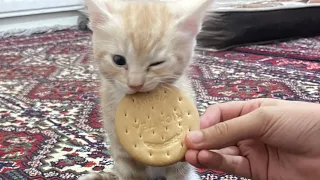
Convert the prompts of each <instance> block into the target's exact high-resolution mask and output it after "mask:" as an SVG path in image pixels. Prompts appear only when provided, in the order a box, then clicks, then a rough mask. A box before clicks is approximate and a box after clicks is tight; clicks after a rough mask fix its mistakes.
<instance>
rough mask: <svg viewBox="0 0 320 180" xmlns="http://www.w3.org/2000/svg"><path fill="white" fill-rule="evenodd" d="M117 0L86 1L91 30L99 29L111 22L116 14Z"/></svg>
mask: <svg viewBox="0 0 320 180" xmlns="http://www.w3.org/2000/svg"><path fill="white" fill-rule="evenodd" d="M113 1H115V0H85V4H86V6H87V8H88V14H89V17H90V24H89V26H90V27H91V28H93V27H97V26H99V25H101V24H104V23H106V22H107V21H109V20H110V19H112V18H111V16H112V13H113V12H114V2H113Z"/></svg>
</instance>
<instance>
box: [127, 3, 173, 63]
mask: <svg viewBox="0 0 320 180" xmlns="http://www.w3.org/2000/svg"><path fill="white" fill-rule="evenodd" d="M123 12H124V13H123V21H124V26H125V27H124V29H125V30H126V31H127V37H128V38H129V39H130V41H131V42H132V46H133V49H134V50H135V52H136V55H137V57H140V56H142V55H144V54H147V53H148V52H151V51H152V50H153V49H154V48H155V46H156V45H157V43H159V42H160V41H161V40H162V38H163V37H164V36H165V32H166V31H167V29H168V28H169V26H170V24H172V23H171V22H172V20H173V15H172V14H171V12H170V11H169V8H168V7H167V6H166V5H165V4H162V3H148V2H140V3H128V5H127V6H126V7H125V9H124V11H123Z"/></svg>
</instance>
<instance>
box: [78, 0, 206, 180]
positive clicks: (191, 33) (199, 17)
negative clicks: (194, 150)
mask: <svg viewBox="0 0 320 180" xmlns="http://www.w3.org/2000/svg"><path fill="white" fill-rule="evenodd" d="M86 3H87V7H88V13H89V19H90V28H91V29H92V31H93V54H94V59H95V61H96V63H97V65H98V68H99V72H100V74H101V84H102V86H101V110H102V117H103V120H104V128H105V131H106V133H107V136H108V139H109V141H110V143H111V152H112V154H111V155H112V157H113V159H114V162H115V164H114V168H113V169H112V171H110V172H105V173H101V174H88V175H85V176H83V177H81V178H80V179H82V180H83V179H87V180H92V179H104V180H114V179H120V180H147V179H157V178H159V177H164V178H165V179H167V180H198V179H200V178H199V177H198V175H197V174H196V172H195V170H194V168H193V167H192V166H190V165H189V164H187V163H185V162H180V163H177V164H175V165H171V166H168V167H150V166H146V165H144V164H141V163H139V162H136V161H135V160H133V159H132V158H131V157H130V156H129V155H128V153H127V152H126V151H125V150H124V149H123V147H122V146H121V145H120V143H119V141H118V139H117V137H116V135H115V129H114V116H115V111H116V107H117V104H118V103H119V101H120V100H121V98H122V97H123V96H124V95H125V94H131V93H135V92H146V91H150V90H152V89H154V88H156V87H157V85H158V84H159V83H169V84H173V85H175V86H177V87H178V88H180V89H182V90H184V91H186V93H188V94H189V95H190V96H191V97H192V98H194V93H193V90H192V88H191V85H190V83H189V81H188V78H187V72H186V69H187V67H188V65H189V64H190V63H191V59H192V56H193V50H194V48H195V46H196V36H197V34H198V33H199V31H200V29H201V25H202V21H203V18H204V16H205V13H206V10H207V9H208V8H209V7H210V6H211V3H212V0H185V1H181V0H178V1H170V2H169V1H167V2H164V1H160V0H158V1H156V0H153V1H147V0H143V1H142V0H140V1H137V0H136V1H135V0H87V2H86Z"/></svg>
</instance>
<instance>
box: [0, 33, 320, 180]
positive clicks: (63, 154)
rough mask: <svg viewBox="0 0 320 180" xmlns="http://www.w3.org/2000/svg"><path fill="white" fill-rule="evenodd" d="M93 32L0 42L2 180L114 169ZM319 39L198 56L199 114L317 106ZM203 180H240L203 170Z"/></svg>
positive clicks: (61, 176)
mask: <svg viewBox="0 0 320 180" xmlns="http://www.w3.org/2000/svg"><path fill="white" fill-rule="evenodd" d="M90 35H91V34H90V33H88V32H82V31H78V30H66V31H60V32H55V33H49V34H38V35H33V36H30V37H19V38H8V39H2V40H1V41H0V179H15V180H22V179H35V180H40V179H52V180H53V179H54V180H58V179H71V180H72V179H76V178H77V177H78V176H80V175H81V174H84V173H87V172H89V171H101V170H105V169H107V168H110V167H111V166H112V163H113V162H112V159H111V158H110V156H109V151H108V147H109V145H108V144H105V143H104V142H103V139H102V136H101V133H102V132H103V131H102V129H101V126H102V125H101V119H100V118H99V112H98V109H99V108H98V95H97V87H98V86H99V81H98V79H97V75H96V71H95V68H94V66H93V65H92V62H91V60H90V59H89V56H88V54H89V53H88V52H89V51H90V47H91V41H90V40H91V39H90ZM319 60H320V37H315V38H309V39H299V40H295V41H290V42H285V43H279V44H273V45H265V46H248V47H241V48H236V49H234V50H232V51H225V52H210V51H200V50H199V51H197V55H196V56H195V63H194V64H193V65H192V67H191V68H192V70H193V75H192V79H193V85H194V87H195V89H196V90H197V93H198V96H197V102H198V108H199V111H200V112H203V111H204V110H205V108H206V107H208V105H211V104H215V103H217V102H226V101H231V100H247V99H252V98H262V97H270V98H280V99H288V100H300V101H309V102H317V103H319V102H320V98H319V97H320V96H319V93H320V91H319V84H320V64H319ZM198 172H199V175H200V176H201V177H202V179H203V180H213V179H225V180H226V179H230V180H231V179H233V180H234V179H243V178H240V177H234V176H231V175H228V174H225V173H223V172H219V171H211V170H200V169H199V170H198Z"/></svg>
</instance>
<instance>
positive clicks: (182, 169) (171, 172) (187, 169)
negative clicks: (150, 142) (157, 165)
mask: <svg viewBox="0 0 320 180" xmlns="http://www.w3.org/2000/svg"><path fill="white" fill-rule="evenodd" d="M166 180H200V176H199V175H198V174H197V173H196V171H195V168H194V167H192V166H191V165H190V164H188V163H186V162H180V163H177V164H175V165H171V166H169V167H168V168H167V170H166Z"/></svg>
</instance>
